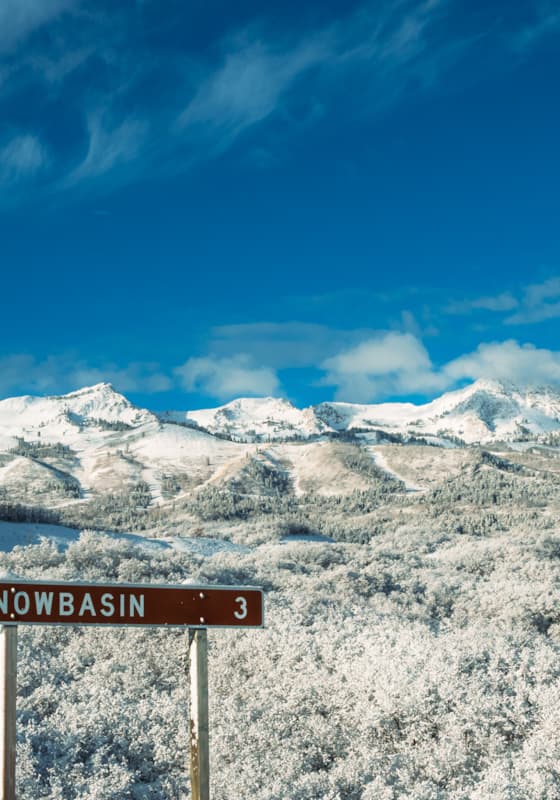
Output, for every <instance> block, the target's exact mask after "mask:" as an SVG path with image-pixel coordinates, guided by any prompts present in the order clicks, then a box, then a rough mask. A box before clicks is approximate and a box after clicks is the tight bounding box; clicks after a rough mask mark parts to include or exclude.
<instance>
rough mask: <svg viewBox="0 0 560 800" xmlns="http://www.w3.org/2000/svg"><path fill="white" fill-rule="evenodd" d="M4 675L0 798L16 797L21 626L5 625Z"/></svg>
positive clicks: (0, 657) (0, 656)
mask: <svg viewBox="0 0 560 800" xmlns="http://www.w3.org/2000/svg"><path fill="white" fill-rule="evenodd" d="M0 675H1V677H0V680H1V682H2V687H1V689H0V719H1V724H0V737H1V742H0V751H1V754H0V791H1V795H0V797H1V800H15V798H16V694H17V625H2V626H1V629H0Z"/></svg>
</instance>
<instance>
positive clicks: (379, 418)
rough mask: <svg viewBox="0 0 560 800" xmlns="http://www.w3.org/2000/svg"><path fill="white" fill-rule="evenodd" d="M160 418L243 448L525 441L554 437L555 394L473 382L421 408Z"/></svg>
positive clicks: (266, 407) (328, 407)
mask: <svg viewBox="0 0 560 800" xmlns="http://www.w3.org/2000/svg"><path fill="white" fill-rule="evenodd" d="M160 418H161V419H162V420H165V421H172V422H180V423H183V424H186V425H193V426H196V427H198V428H200V429H203V430H205V431H208V432H209V433H213V434H218V435H221V436H228V437H232V438H235V439H243V440H250V441H258V440H259V439H261V440H264V441H280V440H285V439H288V438H295V437H297V438H304V439H305V438H309V437H311V436H318V435H321V434H325V433H331V434H335V433H337V432H338V433H340V432H343V431H351V430H355V431H356V430H370V431H371V430H379V431H385V432H388V433H394V434H400V435H403V436H405V437H416V438H417V437H423V438H428V439H431V440H433V439H449V438H452V439H460V440H462V441H464V442H465V443H468V444H472V443H475V442H480V443H487V442H492V441H497V440H502V439H503V440H506V441H508V440H509V441H511V440H518V439H526V438H527V437H531V436H533V437H537V436H539V435H543V434H547V433H550V432H551V431H556V430H560V392H558V391H557V390H555V389H552V388H544V389H527V390H520V389H517V388H516V387H514V386H511V385H507V384H505V383H502V382H498V381H490V380H479V381H476V382H475V383H473V384H472V385H470V386H467V387H466V388H464V389H459V390H457V391H453V392H448V393H446V394H444V395H442V396H441V397H439V398H437V399H436V400H433V401H432V402H430V403H426V404H424V405H415V404H413V403H378V404H369V405H363V404H354V403H337V402H326V403H320V404H319V405H316V406H310V407H309V408H306V409H303V410H299V409H297V408H296V407H295V406H293V405H292V404H291V403H289V402H288V401H287V400H278V399H275V398H271V397H267V398H258V399H240V400H234V401H232V402H231V403H227V404H226V405H223V406H219V407H218V408H213V409H205V410H201V411H186V412H167V413H166V414H162V415H160Z"/></svg>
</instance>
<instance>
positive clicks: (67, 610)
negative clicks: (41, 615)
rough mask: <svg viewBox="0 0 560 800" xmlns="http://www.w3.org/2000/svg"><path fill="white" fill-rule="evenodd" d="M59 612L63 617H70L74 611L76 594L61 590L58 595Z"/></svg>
mask: <svg viewBox="0 0 560 800" xmlns="http://www.w3.org/2000/svg"><path fill="white" fill-rule="evenodd" d="M58 613H59V614H60V616H61V617H70V616H71V615H72V614H73V613H74V595H73V594H70V592H61V593H60V594H59V596H58Z"/></svg>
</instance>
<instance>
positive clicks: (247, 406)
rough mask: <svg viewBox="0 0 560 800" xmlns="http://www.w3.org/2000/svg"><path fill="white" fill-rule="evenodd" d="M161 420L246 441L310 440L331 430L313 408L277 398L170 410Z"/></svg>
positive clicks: (248, 399) (251, 399)
mask: <svg viewBox="0 0 560 800" xmlns="http://www.w3.org/2000/svg"><path fill="white" fill-rule="evenodd" d="M160 418H161V419H162V420H163V421H167V422H178V423H182V424H186V425H189V424H190V425H194V426H196V427H199V428H203V429H204V430H206V431H209V432H210V433H215V434H219V435H223V436H224V435H225V436H233V437H238V438H243V439H244V440H251V439H258V438H267V437H270V438H271V439H277V440H281V439H288V438H291V437H294V436H301V437H309V436H316V435H318V434H321V433H325V432H326V431H330V430H332V429H331V428H330V426H329V425H328V424H326V423H324V422H323V421H322V420H321V419H319V418H317V416H316V415H315V414H314V413H313V409H304V410H300V409H299V408H296V407H295V406H294V405H292V403H290V402H289V401H288V400H283V399H280V398H274V397H244V398H240V399H238V400H233V401H232V402H231V403H226V405H223V406H218V407H217V408H209V409H201V410H199V411H168V412H165V413H164V414H161V415H160Z"/></svg>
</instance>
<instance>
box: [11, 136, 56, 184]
mask: <svg viewBox="0 0 560 800" xmlns="http://www.w3.org/2000/svg"><path fill="white" fill-rule="evenodd" d="M48 160H49V159H48V155H47V151H46V149H45V147H44V145H43V144H42V142H41V141H40V140H39V139H38V138H37V137H36V136H32V135H29V134H22V135H20V136H14V138H12V139H10V141H8V142H7V143H6V144H4V145H3V147H2V148H1V149H0V179H1V180H2V181H3V182H5V183H6V182H7V183H13V182H17V181H19V180H22V179H26V178H30V177H32V176H34V175H36V174H37V173H38V172H39V171H40V170H41V169H42V168H43V167H45V166H46V165H47V163H48Z"/></svg>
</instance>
